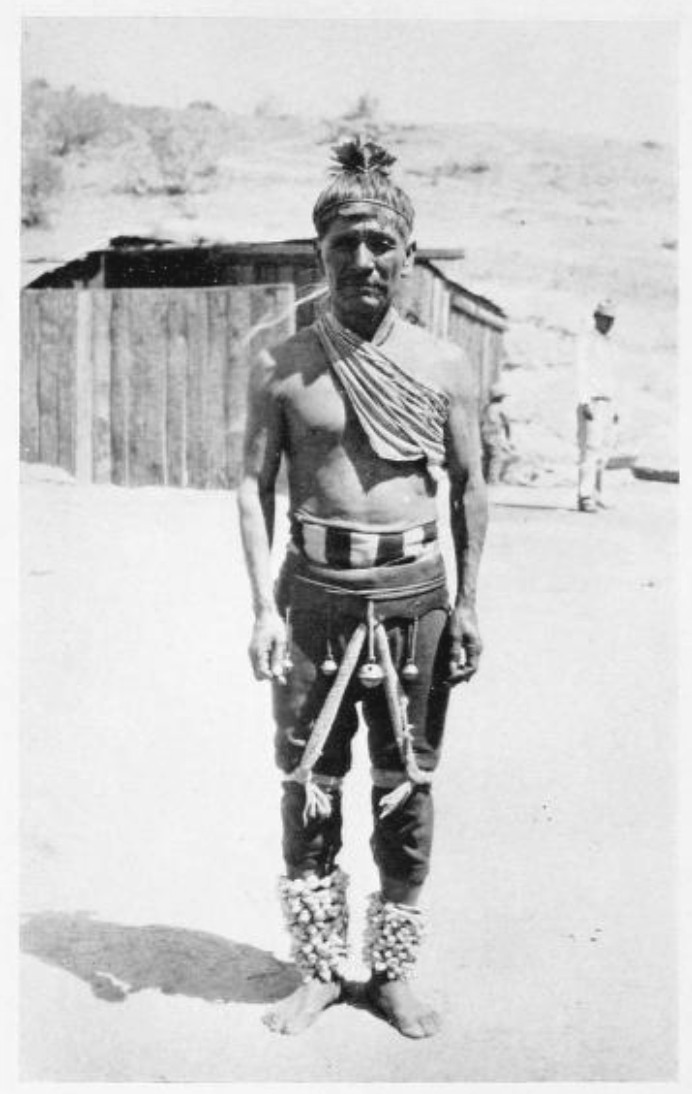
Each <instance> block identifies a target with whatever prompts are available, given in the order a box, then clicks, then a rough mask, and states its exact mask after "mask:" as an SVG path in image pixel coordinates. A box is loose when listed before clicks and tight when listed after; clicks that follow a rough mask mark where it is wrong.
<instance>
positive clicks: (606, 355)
mask: <svg viewBox="0 0 692 1094" xmlns="http://www.w3.org/2000/svg"><path fill="white" fill-rule="evenodd" d="M593 318H594V326H593V329H592V330H590V331H589V332H588V333H587V334H585V335H584V336H583V337H582V338H580V340H579V344H578V347H577V392H578V394H577V399H578V402H577V444H578V446H579V483H578V496H577V507H578V509H579V511H580V512H581V513H597V512H598V510H599V509H605V508H606V506H605V503H604V501H603V472H604V471H605V467H606V464H607V462H608V456H609V455H610V452H611V450H612V446H613V434H614V426H615V423H616V422H617V420H618V418H617V413H616V410H615V403H614V399H615V374H616V359H617V348H616V346H615V344H614V341H613V337H612V334H611V331H612V328H613V324H614V322H615V309H614V308H613V305H612V303H611V301H610V300H604V301H603V302H602V303H600V304H597V305H596V309H595V311H594V315H593Z"/></svg>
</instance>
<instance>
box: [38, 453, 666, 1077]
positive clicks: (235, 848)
mask: <svg viewBox="0 0 692 1094" xmlns="http://www.w3.org/2000/svg"><path fill="white" fill-rule="evenodd" d="M44 478H45V477H44V476H42V475H41V473H40V472H37V471H36V470H35V469H34V470H31V471H29V473H28V474H27V475H26V481H25V483H24V485H23V487H22V556H21V569H22V632H23V633H22V655H21V675H22V693H23V701H22V733H21V751H22V800H23V818H22V829H23V832H22V835H23V855H22V894H21V895H22V909H23V913H24V914H23V922H22V950H23V956H22V959H21V1076H22V1078H23V1079H24V1080H52V1081H116V1082H133V1081H151V1082H156V1081H170V1082H238V1081H277V1082H315V1083H322V1082H334V1081H340V1082H359V1081H378V1082H411V1081H413V1082H416V1081H417V1082H450V1081H451V1082H462V1081H465V1082H472V1081H477V1082H482V1081H505V1082H521V1081H529V1080H554V1081H557V1080H572V1081H579V1080H581V1081H585V1080H610V1081H627V1080H629V1081H634V1080H638V1081H642V1080H648V1081H654V1080H669V1079H672V1078H673V1077H674V1076H675V1072H676V1044H675V1025H676V1015H675V997H676V984H675V978H676V953H675V944H676V939H675V876H674V870H675V862H674V859H675V831H676V817H675V812H676V810H675V800H674V799H675V760H676V744H675V721H676V694H677V679H676V655H677V651H676V625H675V603H676V595H677V559H676V533H675V529H676V521H677V499H678V488H677V487H675V486H668V485H661V484H657V483H650V482H649V483H647V482H639V481H636V480H634V479H632V478H631V477H629V474H628V473H627V472H620V473H613V474H612V475H611V481H612V484H613V495H614V497H613V500H614V501H615V502H616V504H617V508H616V509H615V510H613V511H610V512H607V513H604V514H601V515H599V516H598V517H593V518H592V517H589V516H587V515H581V514H577V513H576V512H575V511H574V508H573V496H572V490H571V489H568V488H566V489H558V488H553V489H550V490H543V491H539V490H528V489H523V490H522V489H521V488H513V489H510V488H508V487H501V488H499V489H498V491H497V492H496V493H495V494H494V497H493V506H492V520H491V526H490V531H489V537H488V545H487V550H486V556H485V559H484V567H483V573H482V589H481V602H480V612H481V621H482V624H483V630H484V636H485V640H486V647H487V649H486V654H485V657H484V664H483V668H482V671H481V673H480V674H479V676H478V677H477V679H476V681H474V682H473V684H472V685H470V686H469V687H468V688H467V689H466V690H465V691H463V692H462V691H459V692H457V693H455V696H454V700H453V705H452V708H451V714H450V720H449V729H448V737H447V742H446V756H445V762H444V764H443V767H442V769H441V771H440V773H439V777H438V779H437V803H438V839H437V845H436V850H435V858H434V864H433V874H432V877H431V880H430V883H429V886H428V889H427V891H426V895H427V903H428V905H429V907H430V909H431V913H432V933H431V938H430V941H429V943H428V945H427V948H426V949H425V951H424V954H423V957H422V959H421V963H420V967H419V976H418V983H419V987H420V991H421V993H422V994H426V995H427V996H428V997H429V998H430V999H431V1000H433V1001H434V1002H435V1003H436V1004H437V1005H438V1006H439V1007H440V1008H441V1009H442V1010H443V1012H444V1014H445V1026H444V1029H443V1032H442V1033H441V1034H440V1036H439V1037H437V1038H436V1039H434V1040H432V1041H427V1042H410V1041H406V1040H404V1039H403V1038H401V1037H400V1036H398V1035H397V1034H396V1033H395V1032H394V1031H393V1030H392V1029H391V1028H390V1027H388V1026H387V1025H385V1024H384V1023H382V1022H380V1021H378V1020H377V1019H376V1018H374V1017H373V1016H372V1015H371V1014H369V1013H368V1012H366V1011H362V1010H356V1009H353V1008H350V1007H343V1006H342V1007H336V1008H333V1009H332V1010H330V1011H329V1012H327V1013H326V1014H325V1015H323V1016H322V1018H321V1019H320V1021H319V1023H318V1024H317V1025H316V1026H315V1027H313V1029H311V1030H310V1031H309V1032H307V1033H306V1034H305V1035H303V1036H302V1037H300V1038H284V1037H279V1036H276V1035H273V1034H271V1033H270V1032H269V1031H268V1030H267V1029H266V1028H265V1026H264V1025H263V1024H262V1022H261V1015H262V1013H263V1011H264V1009H265V1007H266V1006H267V1004H268V1003H270V1002H271V1001H272V1000H274V999H277V998H279V997H281V996H283V995H285V994H287V993H288V992H289V991H290V990H291V988H292V987H293V985H294V983H295V973H294V971H293V969H292V968H291V966H290V964H288V962H287V957H288V944H287V939H286V936H285V935H284V932H283V928H282V924H281V920H280V916H279V910H278V906H277V901H276V893H275V882H276V878H277V876H278V873H279V871H280V858H279V825H278V815H277V808H276V803H277V799H278V794H277V791H278V779H277V776H276V774H275V771H274V769H273V764H272V749H271V726H270V718H269V696H268V693H267V691H266V689H265V688H263V687H262V686H260V685H258V684H255V683H254V681H253V680H252V679H251V676H250V672H249V668H248V665H247V663H246V656H245V647H246V645H247V639H248V635H249V603H248V596H247V590H246V587H245V580H244V573H243V564H242V556H241V552H240V545H239V540H238V532H237V526H236V519H235V506H234V501H233V498H232V497H231V496H229V495H227V494H223V493H215V492H210V493H194V492H187V491H179V492H176V491H173V490H170V491H164V490H157V489H141V490H139V491H125V490H121V489H119V488H117V487H77V486H75V485H73V484H71V483H60V482H48V481H42V479H44ZM346 812H347V827H346V851H345V853H344V855H343V858H342V865H343V866H344V868H345V869H346V870H347V871H348V872H349V873H350V874H351V878H352V881H351V893H352V898H353V941H354V955H353V959H352V963H351V969H350V972H351V975H353V976H354V977H356V978H360V977H363V976H364V974H365V970H364V969H363V966H362V965H361V963H360V960H359V951H360V935H361V930H362V913H363V905H364V902H365V898H366V895H367V893H368V892H369V891H371V889H372V888H374V884H375V875H374V871H373V868H372V865H371V862H370V857H369V852H368V848H367V839H368V835H369V801H368V778H367V760H366V757H365V755H364V753H363V752H362V746H361V748H360V749H359V750H358V751H357V756H356V765H355V769H354V772H353V774H352V777H351V781H350V783H349V786H348V791H347V797H346Z"/></svg>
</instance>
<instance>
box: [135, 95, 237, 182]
mask: <svg viewBox="0 0 692 1094" xmlns="http://www.w3.org/2000/svg"><path fill="white" fill-rule="evenodd" d="M227 146H228V127H227V119H226V118H225V116H224V115H223V113H222V112H221V111H217V110H216V109H215V108H213V109H208V108H207V107H206V106H202V105H200V104H195V105H190V106H189V107H187V108H186V109H185V110H183V111H173V110H170V111H169V110H160V109H157V110H150V111H146V112H141V113H140V114H138V115H137V116H136V122H135V123H133V124H131V125H130V128H129V133H128V139H127V144H126V147H125V148H124V149H123V153H122V157H121V163H122V179H121V181H120V183H119V187H118V188H119V189H121V190H124V191H125V192H127V193H132V194H137V195H140V196H142V195H145V194H166V195H167V196H169V197H180V196H183V195H185V194H189V193H191V192H192V191H194V190H196V189H201V188H203V187H204V185H206V182H207V180H209V179H211V178H213V177H214V176H215V175H216V174H217V172H218V167H219V162H220V160H221V157H222V155H223V153H224V152H225V150H226V148H227Z"/></svg>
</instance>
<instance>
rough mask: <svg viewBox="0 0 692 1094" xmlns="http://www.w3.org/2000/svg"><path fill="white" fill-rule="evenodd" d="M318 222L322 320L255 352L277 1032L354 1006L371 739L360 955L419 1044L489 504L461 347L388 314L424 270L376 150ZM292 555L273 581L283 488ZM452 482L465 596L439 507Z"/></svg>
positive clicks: (248, 467)
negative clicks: (353, 871)
mask: <svg viewBox="0 0 692 1094" xmlns="http://www.w3.org/2000/svg"><path fill="white" fill-rule="evenodd" d="M335 159H336V166H335V168H334V171H333V179H332V181H331V182H330V184H329V185H328V186H327V187H326V189H324V190H323V191H322V193H321V194H320V195H319V196H318V198H317V202H316V204H315V207H314V210H313V221H314V224H315V228H316V232H317V240H316V248H317V255H318V258H319V263H320V267H321V269H322V271H323V273H324V275H325V278H326V281H327V287H328V290H329V309H328V310H327V311H325V312H324V314H323V315H322V316H321V317H320V318H319V319H318V320H317V321H316V322H315V323H314V324H313V325H312V326H310V327H308V328H307V329H304V330H302V331H300V332H299V333H298V334H296V335H294V336H293V337H291V338H289V339H288V340H287V341H285V342H283V343H281V344H280V345H278V346H275V347H274V348H273V349H272V350H271V351H269V352H266V351H265V352H264V353H262V354H261V355H260V357H259V359H258V361H257V363H256V366H255V368H254V372H253V374H252V378H251V382H250V395H249V408H248V423H247V433H246V441H245V463H244V473H243V479H242V482H241V485H240V488H239V494H238V502H239V511H240V521H241V531H242V537H243V544H244V549H245V556H246V562H247V568H248V575H249V579H250V584H251V587H252V596H253V603H254V611H255V625H254V630H253V633H252V639H251V644H250V657H251V660H252V665H253V669H254V673H255V676H256V678H257V679H258V680H269V681H271V682H272V685H273V698H274V716H275V722H276V737H275V746H276V759H277V763H278V766H279V768H280V770H281V772H282V775H283V797H282V821H283V853H284V859H285V876H284V877H282V879H281V881H280V898H281V903H282V907H283V911H284V913H285V916H286V922H287V926H288V929H289V932H290V934H291V936H292V952H293V956H294V958H295V961H296V964H297V965H298V968H299V969H300V971H301V973H302V978H303V980H302V983H301V985H300V986H299V988H298V989H297V990H296V992H295V993H294V994H293V995H291V996H290V997H289V998H288V999H286V1000H284V1001H282V1002H281V1003H280V1004H279V1005H278V1007H277V1008H276V1009H275V1010H274V1011H272V1012H271V1013H270V1014H269V1015H268V1017H267V1019H266V1021H267V1024H268V1025H269V1026H270V1028H272V1029H274V1030H276V1031H278V1032H281V1033H299V1032H300V1031H301V1030H303V1029H305V1028H306V1027H307V1026H308V1025H310V1024H311V1023H312V1022H313V1021H314V1019H315V1018H316V1017H317V1015H318V1014H319V1013H320V1012H321V1011H323V1010H324V1009H325V1008H326V1007H328V1006H330V1005H331V1004H333V1003H336V1002H338V1001H339V1000H340V999H341V998H343V985H344V981H343V975H342V967H343V962H344V959H345V957H346V954H347V949H346V941H347V939H346V933H347V925H348V908H347V899H346V888H347V880H348V879H347V877H346V875H345V874H344V872H343V871H342V870H341V869H340V868H339V867H338V866H337V861H336V860H337V856H338V853H339V851H340V849H341V845H342V843H341V787H342V783H343V779H344V776H345V775H346V773H347V771H348V770H349V767H350V764H351V741H352V738H353V735H354V733H355V731H356V729H357V726H358V715H357V709H356V704H357V703H359V704H360V705H361V708H362V715H363V719H364V721H365V724H366V725H367V730H368V745H369V751H370V759H371V763H372V783H373V787H372V812H373V834H372V839H371V847H372V851H373V855H374V859H375V862H376V864H377V867H378V871H379V882H380V886H379V891H378V892H377V893H374V894H373V895H372V896H371V898H370V902H369V907H368V911H367V923H368V928H367V937H366V942H365V951H364V956H365V960H366V963H367V964H368V965H369V966H370V968H371V970H372V971H371V977H370V980H369V982H368V984H367V986H366V992H367V997H368V1000H369V1002H370V1005H371V1006H372V1008H373V1009H374V1010H375V1011H376V1012H377V1013H378V1014H380V1015H381V1016H383V1017H384V1018H386V1019H387V1020H388V1021H389V1022H391V1023H392V1025H394V1026H395V1027H396V1028H397V1029H398V1030H399V1031H400V1032H401V1033H402V1034H404V1035H405V1036H408V1037H416V1038H418V1037H428V1036H431V1035H432V1034H434V1033H435V1032H436V1031H437V1028H438V1024H439V1022H438V1017H437V1015H436V1014H435V1012H434V1011H433V1010H431V1008H430V1007H429V1006H427V1005H425V1004H424V1003H422V1002H421V1001H420V1000H418V999H417V998H416V996H415V995H414V994H413V992H412V991H411V988H410V986H409V983H408V980H409V976H410V974H411V972H412V971H413V968H414V965H415V962H416V956H417V951H418V948H419V946H420V943H421V939H422V937H423V933H424V915H423V912H422V910H421V909H420V907H419V898H420V896H421V892H422V889H423V884H424V881H425V879H426V876H427V874H428V869H429V862H430V852H431V847H432V834H433V800H432V787H431V784H432V780H433V773H434V771H435V768H436V767H437V763H438V760H439V756H440V749H441V745H442V736H443V729H444V722H445V715H446V711H447V704H448V699H449V694H450V688H451V687H452V686H453V685H455V684H457V683H458V682H459V681H462V680H468V679H470V678H471V677H472V676H473V674H474V673H475V672H476V670H477V668H478V662H479V658H480V654H481V640H480V636H479V632H478V625H477V621H476V579H477V574H478V566H479V561H480V556H481V550H482V547H483V541H484V537H485V529H486V522H487V502H486V495H485V488H484V483H483V477H482V470H481V460H480V442H479V436H478V424H477V417H476V408H475V401H474V396H473V385H472V377H471V373H470V369H469V365H468V362H467V361H466V359H465V357H464V355H463V352H462V351H461V350H460V349H459V348H458V347H457V346H453V345H451V344H449V343H444V342H439V341H437V340H436V339H434V338H432V337H431V336H430V335H429V334H427V333H426V332H425V331H424V330H422V329H421V328H419V327H416V326H413V325H411V324H408V323H406V322H405V321H403V320H402V319H401V318H400V317H399V316H398V315H397V312H396V310H395V307H394V302H395V298H396V296H397V292H398V290H399V288H400V282H401V279H402V278H405V277H407V276H408V274H409V273H410V271H411V268H412V265H413V257H414V243H413V242H412V239H411V231H412V228H413V216H414V214H413V207H412V205H411V201H410V199H409V198H408V196H407V195H406V194H405V193H404V192H403V190H401V189H400V188H399V187H398V186H396V185H395V184H394V183H393V182H392V181H391V179H390V169H391V165H392V163H393V162H394V157H393V156H391V155H389V154H388V153H387V152H385V150H384V149H382V148H381V147H379V146H378V145H376V144H374V143H373V142H370V141H369V142H366V143H365V144H363V143H361V142H360V140H358V139H357V140H354V141H348V142H346V143H345V144H342V145H341V146H340V147H338V148H337V149H336V150H335ZM282 457H284V458H285V461H286V466H287V473H288V489H289V516H290V521H291V541H290V544H289V546H288V550H287V554H286V558H285V561H284V564H283V569H282V571H281V575H280V577H279V581H278V583H277V585H276V587H275V586H274V582H273V578H272V567H271V557H270V556H271V546H272V539H273V534H274V508H275V490H276V483H277V474H278V471H279V465H280V462H281V459H282ZM442 468H444V469H445V470H446V472H447V475H448V477H449V486H450V509H451V513H450V516H451V531H452V536H453V541H454V548H455V555H456V595H455V596H454V599H453V601H452V603H450V598H449V593H448V591H447V586H446V575H445V569H444V565H443V561H442V556H441V553H440V546H439V540H438V524H437V509H436V495H437V492H438V479H439V475H440V473H441V469H442Z"/></svg>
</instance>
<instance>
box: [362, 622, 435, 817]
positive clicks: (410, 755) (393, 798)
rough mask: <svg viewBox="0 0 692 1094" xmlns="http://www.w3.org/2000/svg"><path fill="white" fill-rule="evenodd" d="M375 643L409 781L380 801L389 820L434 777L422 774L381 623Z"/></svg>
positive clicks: (406, 705)
mask: <svg viewBox="0 0 692 1094" xmlns="http://www.w3.org/2000/svg"><path fill="white" fill-rule="evenodd" d="M375 643H376V646H377V652H378V653H379V656H380V662H381V664H382V668H383V669H384V687H385V694H386V696H387V706H388V707H389V716H390V718H391V720H392V729H393V730H394V737H395V739H396V743H397V745H398V746H399V753H400V755H401V759H402V760H403V763H404V767H405V769H406V779H405V780H404V782H402V783H401V784H400V785H399V786H397V787H395V788H394V790H391V791H390V792H389V794H385V795H384V797H382V798H380V816H381V817H386V816H388V815H389V814H390V813H391V812H393V810H394V809H396V807H397V806H398V805H401V804H402V803H403V802H405V801H406V799H407V798H408V797H409V795H410V794H411V793H412V791H413V788H414V786H423V785H430V783H431V782H432V775H431V774H430V773H429V772H427V771H421V769H420V768H419V766H418V763H417V761H416V757H415V754H414V751H413V738H412V735H411V728H410V726H409V722H408V714H407V707H408V699H407V697H406V695H405V694H404V691H403V688H402V687H401V683H400V681H399V677H398V675H397V671H396V669H395V667H394V662H393V661H392V654H391V651H390V649H389V642H388V640H387V633H386V631H385V629H384V626H383V625H382V624H381V623H380V624H379V625H378V626H377V628H376V630H375Z"/></svg>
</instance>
